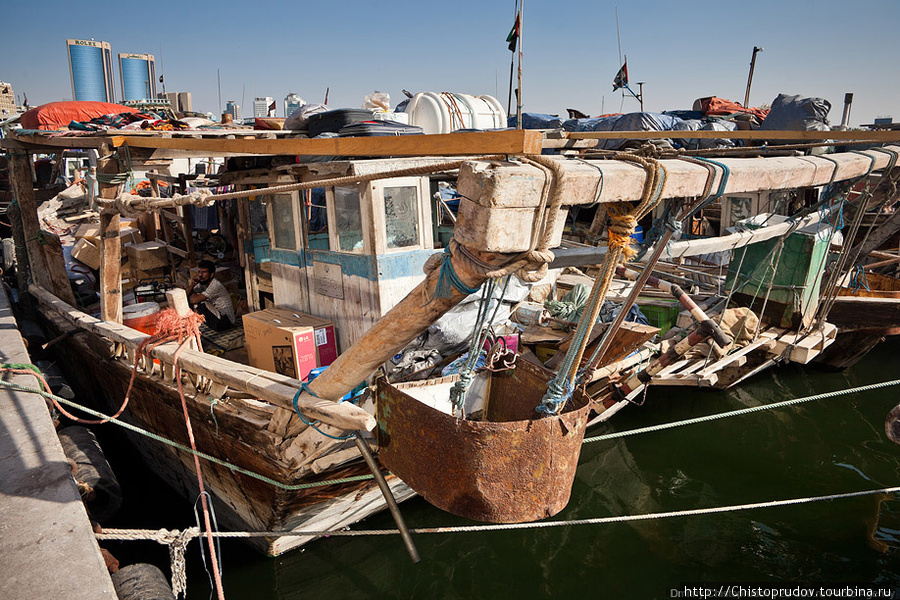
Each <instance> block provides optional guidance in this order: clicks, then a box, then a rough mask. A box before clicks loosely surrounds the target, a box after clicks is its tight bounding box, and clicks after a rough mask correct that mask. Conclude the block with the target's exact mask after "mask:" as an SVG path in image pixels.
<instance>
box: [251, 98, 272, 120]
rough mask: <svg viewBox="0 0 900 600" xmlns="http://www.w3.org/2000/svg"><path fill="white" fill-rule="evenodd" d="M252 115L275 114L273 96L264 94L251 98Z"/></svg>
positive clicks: (267, 115)
mask: <svg viewBox="0 0 900 600" xmlns="http://www.w3.org/2000/svg"><path fill="white" fill-rule="evenodd" d="M253 116H254V117H274V116H275V98H270V97H269V96H265V97H262V98H254V99H253Z"/></svg>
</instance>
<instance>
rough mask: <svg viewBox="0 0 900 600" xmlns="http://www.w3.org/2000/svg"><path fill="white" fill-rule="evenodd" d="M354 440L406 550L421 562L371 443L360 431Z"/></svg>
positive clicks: (356, 433)
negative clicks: (370, 446) (371, 448)
mask: <svg viewBox="0 0 900 600" xmlns="http://www.w3.org/2000/svg"><path fill="white" fill-rule="evenodd" d="M353 441H354V442H356V447H357V448H359V451H360V453H361V454H362V455H363V458H364V459H365V461H366V464H367V465H368V466H369V470H370V471H372V475H373V476H374V477H375V481H376V482H377V483H378V487H379V488H380V489H381V494H382V495H383V496H384V500H385V501H386V502H387V505H388V509H389V510H390V511H391V516H392V517H394V522H395V523H396V524H397V529H399V530H400V537H402V538H403V544H404V545H405V546H406V551H407V552H409V557H410V558H411V559H412V561H413V562H414V563H417V562H419V560H421V559H420V558H419V551H418V550H416V545H415V543H414V542H413V539H412V536H411V535H410V534H409V529H407V527H406V521H404V520H403V515H402V514H400V507H399V506H397V500H395V499H394V495H393V494H392V493H391V488H390V487H389V486H388V483H387V481H385V479H384V475H382V474H381V469H380V468H379V467H378V463H376V462H375V457H374V456H372V451H371V450H370V449H369V445H368V444H367V443H366V442H365V440H363V439H362V436H360V435H359V433H358V432H355V433H354V434H353Z"/></svg>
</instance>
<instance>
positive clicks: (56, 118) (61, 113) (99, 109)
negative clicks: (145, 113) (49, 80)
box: [20, 101, 138, 130]
mask: <svg viewBox="0 0 900 600" xmlns="http://www.w3.org/2000/svg"><path fill="white" fill-rule="evenodd" d="M136 112H138V111H137V109H135V108H129V107H127V106H122V105H121V104H112V103H110V102H84V101H69V102H51V103H49V104H42V105H41V106H38V107H37V108H32V109H31V110H27V111H25V112H24V113H22V117H21V119H20V122H21V123H22V127H23V128H24V129H47V130H53V129H64V128H66V127H68V125H69V123H71V122H72V121H90V120H91V119H95V118H97V117H102V116H103V115H118V114H121V113H136Z"/></svg>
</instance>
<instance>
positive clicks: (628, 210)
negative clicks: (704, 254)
mask: <svg viewBox="0 0 900 600" xmlns="http://www.w3.org/2000/svg"><path fill="white" fill-rule="evenodd" d="M615 157H616V158H618V159H620V160H625V161H629V162H634V163H637V164H638V165H639V166H641V167H642V168H643V169H644V170H645V172H646V173H647V177H646V179H645V181H644V192H643V195H642V197H641V200H640V201H639V202H638V204H637V206H635V207H633V208H632V207H631V206H630V205H629V204H627V203H624V202H616V203H613V204H610V205H609V207H608V210H607V212H608V214H609V218H610V225H609V228H608V232H609V236H608V237H609V240H608V242H607V252H606V257H605V258H604V262H603V267H602V269H601V273H600V275H598V276H597V277H596V278H595V279H594V285H593V287H592V288H591V293H590V295H589V296H588V301H587V304H586V305H585V310H584V312H583V313H582V316H581V320H580V321H579V322H578V326H577V327H576V329H575V333H574V334H573V335H572V342H571V345H570V346H569V350H568V351H567V352H566V357H565V359H564V360H563V363H562V365H561V366H560V368H559V371H558V372H557V374H556V377H554V379H553V380H552V381H550V383H549V384H548V385H547V392H546V393H545V394H544V397H543V398H542V399H541V403H540V404H539V405H538V406H537V407H536V410H537V411H538V412H539V413H542V414H544V415H555V414H558V413H559V411H560V410H562V408H563V406H565V404H566V401H567V400H568V398H569V396H571V394H572V390H573V389H574V384H575V378H576V376H577V373H578V366H579V365H580V364H581V359H582V357H583V356H584V350H585V348H586V347H587V342H588V339H589V336H590V332H591V331H592V330H593V327H594V323H596V321H597V316H598V315H599V313H600V308H601V306H602V303H603V299H604V298H605V297H606V292H607V290H608V289H609V284H610V282H611V281H612V279H613V276H614V275H615V272H616V267H617V266H618V265H619V263H621V262H623V259H628V258H630V257H632V256H634V254H635V253H636V252H635V250H634V249H633V248H631V235H632V234H633V233H634V228H635V227H636V226H637V223H638V221H639V220H640V219H641V218H642V217H643V216H645V215H646V214H647V213H649V212H650V211H651V210H652V209H653V207H654V206H656V204H657V203H659V200H660V198H661V197H662V192H663V188H664V187H665V184H666V175H667V172H666V168H665V167H664V166H663V165H662V163H660V162H659V161H657V160H655V159H652V158H643V157H640V156H637V155H634V154H626V153H617V154H616V155H615Z"/></svg>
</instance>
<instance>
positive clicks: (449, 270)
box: [434, 246, 481, 298]
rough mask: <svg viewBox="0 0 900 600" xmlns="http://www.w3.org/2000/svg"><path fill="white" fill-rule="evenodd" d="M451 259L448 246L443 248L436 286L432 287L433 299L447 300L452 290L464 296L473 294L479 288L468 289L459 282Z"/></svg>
mask: <svg viewBox="0 0 900 600" xmlns="http://www.w3.org/2000/svg"><path fill="white" fill-rule="evenodd" d="M451 258H452V255H451V254H450V247H449V246H448V247H446V248H444V256H443V257H442V258H441V270H440V272H439V273H438V280H437V284H436V285H435V286H434V297H435V298H449V297H451V296H452V295H453V289H456V290H457V291H460V292H463V293H465V294H474V293H475V292H477V291H478V290H479V289H480V288H481V286H480V285H479V286H478V287H474V288H470V287H469V286H467V285H466V284H464V283H463V282H462V281H460V279H459V277H458V276H457V275H456V271H455V270H454V269H453V263H452V262H451V261H450V259H451Z"/></svg>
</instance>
